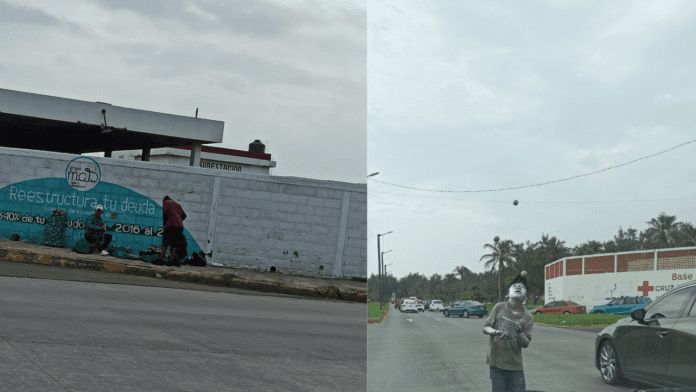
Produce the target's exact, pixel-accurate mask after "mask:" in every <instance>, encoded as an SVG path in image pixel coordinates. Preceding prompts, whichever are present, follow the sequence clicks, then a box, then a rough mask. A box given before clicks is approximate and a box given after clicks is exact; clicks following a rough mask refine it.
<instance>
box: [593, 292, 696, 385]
mask: <svg viewBox="0 0 696 392" xmlns="http://www.w3.org/2000/svg"><path fill="white" fill-rule="evenodd" d="M695 302H696V281H694V282H688V283H684V284H682V285H679V286H677V287H675V288H673V289H672V290H670V291H668V292H667V293H665V294H663V295H662V296H660V297H659V298H658V299H657V300H655V302H653V303H651V304H650V305H649V306H648V307H647V308H646V309H637V310H634V311H633V312H632V313H631V317H630V318H629V317H627V318H624V319H621V320H619V321H617V322H616V323H614V324H613V325H610V326H608V327H606V328H604V329H603V330H602V332H600V333H599V334H597V339H596V340H595V367H596V368H597V369H599V371H600V374H601V376H602V379H603V380H604V382H606V383H607V384H612V385H617V384H621V383H622V379H623V378H624V377H625V378H628V379H632V380H635V381H640V382H643V383H646V384H652V385H656V386H659V387H662V388H667V387H696V355H694V353H696V305H694V303H695Z"/></svg>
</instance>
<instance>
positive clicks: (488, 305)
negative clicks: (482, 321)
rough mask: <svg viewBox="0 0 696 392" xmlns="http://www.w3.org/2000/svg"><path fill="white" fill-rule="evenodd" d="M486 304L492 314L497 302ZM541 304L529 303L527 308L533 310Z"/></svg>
mask: <svg viewBox="0 0 696 392" xmlns="http://www.w3.org/2000/svg"><path fill="white" fill-rule="evenodd" d="M486 306H487V307H488V314H491V311H492V310H493V307H494V306H495V304H486ZM539 306H541V305H530V304H527V310H529V311H532V310H534V309H536V308H538V307H539Z"/></svg>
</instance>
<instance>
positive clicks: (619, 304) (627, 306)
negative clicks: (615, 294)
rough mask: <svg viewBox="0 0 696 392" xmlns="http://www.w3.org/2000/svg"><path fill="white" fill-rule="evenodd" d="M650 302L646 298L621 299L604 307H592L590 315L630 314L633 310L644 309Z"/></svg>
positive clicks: (612, 301) (616, 299)
mask: <svg viewBox="0 0 696 392" xmlns="http://www.w3.org/2000/svg"><path fill="white" fill-rule="evenodd" d="M651 302H652V300H651V299H650V298H648V297H621V298H615V299H613V300H611V301H609V303H608V304H605V305H597V306H593V307H592V309H590V313H600V314H601V313H606V314H631V313H632V312H633V311H634V310H637V309H645V307H646V306H648V305H650V303H651Z"/></svg>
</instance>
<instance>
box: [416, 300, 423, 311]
mask: <svg viewBox="0 0 696 392" xmlns="http://www.w3.org/2000/svg"><path fill="white" fill-rule="evenodd" d="M416 309H418V311H419V312H425V304H424V303H423V301H416Z"/></svg>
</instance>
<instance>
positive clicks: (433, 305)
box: [428, 299, 445, 312]
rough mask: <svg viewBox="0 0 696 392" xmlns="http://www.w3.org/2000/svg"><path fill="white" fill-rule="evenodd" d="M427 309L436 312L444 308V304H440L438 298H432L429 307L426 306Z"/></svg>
mask: <svg viewBox="0 0 696 392" xmlns="http://www.w3.org/2000/svg"><path fill="white" fill-rule="evenodd" d="M428 310H429V311H431V312H432V311H433V310H437V311H438V312H442V311H443V310H445V306H444V305H443V304H442V301H440V300H439V299H434V300H433V302H431V303H430V307H429V308H428Z"/></svg>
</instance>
